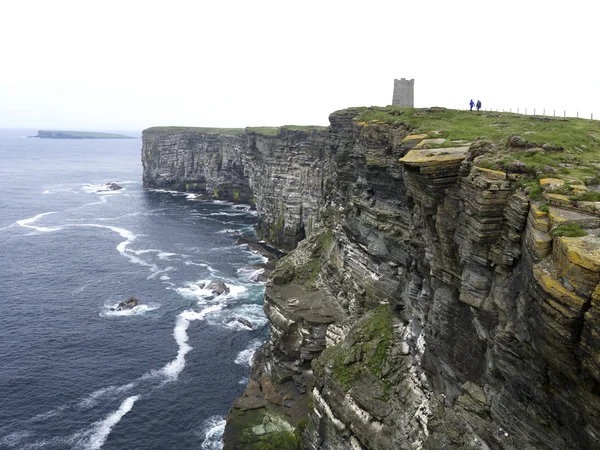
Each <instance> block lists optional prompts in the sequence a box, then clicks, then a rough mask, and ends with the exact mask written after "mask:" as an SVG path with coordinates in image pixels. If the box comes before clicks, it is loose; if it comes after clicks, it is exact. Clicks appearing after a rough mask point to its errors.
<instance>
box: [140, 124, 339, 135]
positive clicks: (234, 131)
mask: <svg viewBox="0 0 600 450" xmlns="http://www.w3.org/2000/svg"><path fill="white" fill-rule="evenodd" d="M326 128H327V127H323V126H318V125H284V126H281V127H246V128H207V127H152V128H147V129H146V130H144V133H168V134H170V133H202V134H225V135H239V134H244V133H256V134H263V135H266V136H276V135H277V134H278V133H279V132H280V131H285V130H291V131H313V130H325V129H326Z"/></svg>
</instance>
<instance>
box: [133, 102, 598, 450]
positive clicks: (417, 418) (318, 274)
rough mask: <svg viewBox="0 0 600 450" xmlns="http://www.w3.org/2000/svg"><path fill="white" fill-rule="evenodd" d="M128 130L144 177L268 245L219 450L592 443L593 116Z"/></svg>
mask: <svg viewBox="0 0 600 450" xmlns="http://www.w3.org/2000/svg"><path fill="white" fill-rule="evenodd" d="M330 123H331V125H330V126H329V127H328V128H327V129H299V128H296V129H294V128H293V127H283V128H281V129H277V130H271V129H269V130H267V131H265V129H245V130H223V131H219V130H210V129H181V128H178V129H174V128H155V129H149V130H146V131H144V134H143V147H142V162H143V166H144V175H143V180H144V185H145V186H146V187H152V188H163V189H176V190H185V191H194V192H197V193H199V194H200V195H203V196H205V197H207V198H220V199H229V200H235V201H246V202H250V203H253V204H255V205H256V208H257V211H258V220H259V224H258V228H257V232H258V234H259V236H260V237H261V238H264V239H266V240H267V241H269V242H270V243H272V244H273V245H275V246H278V247H280V248H283V249H286V250H292V251H291V252H290V253H289V254H288V255H287V256H286V257H284V258H283V259H281V260H280V262H279V263H278V265H277V266H276V268H275V270H274V271H273V272H272V273H271V275H270V277H269V280H268V282H267V286H266V295H265V302H264V310H265V312H266V314H267V316H268V318H269V320H270V322H271V335H270V339H269V341H268V343H267V344H266V345H265V346H264V347H263V348H262V349H261V350H260V351H259V352H258V353H257V355H256V357H255V361H254V365H253V368H252V374H251V379H250V382H249V384H248V386H247V388H246V391H245V393H244V394H243V395H242V396H241V397H240V398H239V399H238V400H237V401H236V403H235V404H234V405H233V407H232V408H231V410H230V413H229V416H228V422H227V427H226V430H225V436H224V442H225V448H235V449H237V448H239V449H249V448H257V449H258V448H260V449H266V448H273V449H275V448H277V449H288V448H289V449H295V448H307V449H340V450H342V449H343V450H346V449H348V450H350V449H352V450H356V449H363V448H364V449H382V450H383V449H386V450H387V449H390V448H397V449H418V448H424V449H431V450H433V449H441V448H449V449H450V448H457V449H470V448H477V449H486V448H489V449H556V448H564V449H581V448H590V449H591V448H600V384H599V383H600V360H599V357H598V352H599V350H600V341H599V338H598V336H599V331H600V323H599V318H600V303H599V302H600V239H598V238H597V237H596V235H597V234H598V233H600V229H599V227H600V213H599V211H600V208H598V206H600V202H598V201H599V200H600V194H599V193H598V192H597V183H598V169H599V168H598V167H597V166H596V165H595V164H596V163H595V161H596V160H597V155H598V152H600V149H599V148H598V146H599V142H600V140H599V139H598V137H600V125H598V122H591V121H582V120H576V119H572V120H571V119H570V120H568V121H564V120H552V119H549V118H532V117H525V116H516V115H513V114H510V115H508V114H504V115H503V114H497V113H483V114H475V113H471V114H470V113H469V112H457V111H450V110H444V109H442V108H431V109H423V110H413V109H402V108H392V107H388V108H352V109H348V110H342V111H338V112H336V113H333V114H332V115H331V116H330Z"/></svg>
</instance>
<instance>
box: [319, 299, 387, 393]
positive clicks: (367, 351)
mask: <svg viewBox="0 0 600 450" xmlns="http://www.w3.org/2000/svg"><path fill="white" fill-rule="evenodd" d="M392 331H393V330H392V312H391V308H390V306H389V305H383V306H380V307H378V308H377V309H375V310H374V311H372V313H371V317H370V318H369V320H368V322H367V323H366V324H365V325H363V326H362V327H360V328H358V329H355V330H354V331H353V332H352V333H351V335H350V336H349V337H350V340H351V341H352V342H354V344H353V345H352V346H350V347H349V348H348V347H344V344H343V342H344V341H342V342H341V343H339V344H337V345H334V346H332V347H328V348H326V349H325V350H324V351H323V353H322V354H321V356H319V360H318V362H317V364H328V361H333V367H332V370H333V375H334V377H335V379H336V380H337V381H338V382H339V383H340V385H341V387H342V388H343V389H344V390H346V391H348V390H349V389H350V388H351V387H352V384H353V383H354V381H355V380H356V379H357V378H358V377H359V376H360V374H361V371H363V370H368V371H370V372H371V373H372V374H373V375H375V376H376V377H378V378H379V379H381V380H382V382H383V385H384V387H385V391H386V392H385V398H383V399H382V400H383V401H386V399H387V398H388V395H389V388H390V383H389V381H388V380H385V379H384V376H383V370H384V367H385V365H386V362H387V359H388V351H389V348H390V346H391V343H392ZM357 353H358V354H361V355H363V356H362V357H361V359H360V360H358V361H355V362H353V363H350V364H348V363H347V361H346V360H347V358H348V357H350V356H352V355H356V354H357Z"/></svg>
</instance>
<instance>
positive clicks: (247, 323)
mask: <svg viewBox="0 0 600 450" xmlns="http://www.w3.org/2000/svg"><path fill="white" fill-rule="evenodd" d="M233 322H237V323H239V324H241V325H243V326H245V327H247V328H250V329H251V328H253V327H252V322H250V321H249V320H248V319H245V318H243V317H234V318H233V319H231V320H230V321H229V323H233Z"/></svg>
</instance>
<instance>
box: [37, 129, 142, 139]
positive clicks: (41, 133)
mask: <svg viewBox="0 0 600 450" xmlns="http://www.w3.org/2000/svg"><path fill="white" fill-rule="evenodd" d="M28 137H30V138H40V139H137V138H135V137H133V136H125V135H124V134H116V133H100V132H97V131H56V130H38V134H37V136H28Z"/></svg>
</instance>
